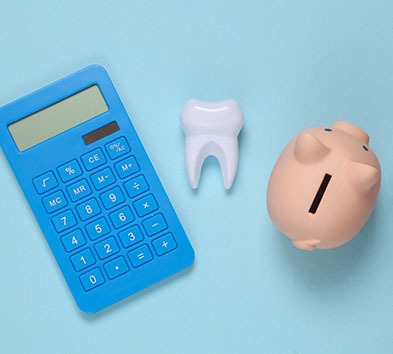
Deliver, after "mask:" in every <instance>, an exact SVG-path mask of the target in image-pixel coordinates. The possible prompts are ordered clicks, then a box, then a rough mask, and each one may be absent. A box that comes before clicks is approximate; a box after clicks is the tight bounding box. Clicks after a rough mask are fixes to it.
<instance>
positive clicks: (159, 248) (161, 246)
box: [153, 234, 177, 256]
mask: <svg viewBox="0 0 393 354" xmlns="http://www.w3.org/2000/svg"><path fill="white" fill-rule="evenodd" d="M176 247H177V243H176V241H175V239H174V238H173V235H172V234H166V235H164V236H161V237H159V238H158V239H157V240H154V241H153V248H154V250H155V251H156V253H157V255H159V256H162V255H163V254H165V253H168V252H170V251H173V250H174V249H175V248H176Z"/></svg>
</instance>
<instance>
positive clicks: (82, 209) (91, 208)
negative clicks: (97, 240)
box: [76, 198, 101, 221]
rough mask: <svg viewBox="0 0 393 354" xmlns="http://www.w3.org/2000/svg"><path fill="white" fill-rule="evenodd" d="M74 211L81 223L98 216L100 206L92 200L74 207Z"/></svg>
mask: <svg viewBox="0 0 393 354" xmlns="http://www.w3.org/2000/svg"><path fill="white" fill-rule="evenodd" d="M76 211H77V212H78V214H79V217H80V218H81V220H82V221H85V220H87V219H90V218H92V217H93V216H96V215H98V214H99V213H101V209H100V206H99V205H98V203H97V201H96V200H95V199H94V198H92V199H90V200H88V201H87V202H84V203H83V204H80V205H78V206H77V207H76Z"/></svg>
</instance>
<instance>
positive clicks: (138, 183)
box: [124, 176, 149, 198]
mask: <svg viewBox="0 0 393 354" xmlns="http://www.w3.org/2000/svg"><path fill="white" fill-rule="evenodd" d="M124 187H125V189H126V191H127V193H128V195H129V196H130V198H134V197H136V196H137V195H139V194H142V193H144V192H146V191H148V190H149V185H148V183H147V181H146V179H145V177H143V176H138V177H136V178H133V179H131V180H130V181H128V182H127V183H126V184H125V185H124Z"/></svg>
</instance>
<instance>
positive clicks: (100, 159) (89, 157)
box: [82, 149, 106, 171]
mask: <svg viewBox="0 0 393 354" xmlns="http://www.w3.org/2000/svg"><path fill="white" fill-rule="evenodd" d="M82 161H83V164H84V165H85V167H86V170H88V171H91V170H93V169H95V168H97V167H99V166H102V165H103V164H104V163H105V162H106V159H105V156H104V154H103V153H102V150H101V149H95V150H93V151H90V152H89V153H87V154H85V155H83V156H82Z"/></svg>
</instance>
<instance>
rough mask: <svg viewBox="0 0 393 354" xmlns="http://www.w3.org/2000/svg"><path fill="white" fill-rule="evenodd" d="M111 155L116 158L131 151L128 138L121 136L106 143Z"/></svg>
mask: <svg viewBox="0 0 393 354" xmlns="http://www.w3.org/2000/svg"><path fill="white" fill-rule="evenodd" d="M105 148H106V151H107V153H108V155H109V157H110V158H111V159H112V160H114V159H117V158H118V157H120V156H123V155H124V154H127V153H128V152H129V151H130V147H129V146H128V144H127V141H126V139H124V138H119V139H116V140H114V141H112V142H110V143H109V144H106V145H105Z"/></svg>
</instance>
